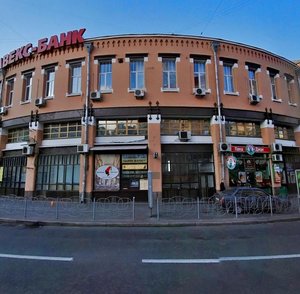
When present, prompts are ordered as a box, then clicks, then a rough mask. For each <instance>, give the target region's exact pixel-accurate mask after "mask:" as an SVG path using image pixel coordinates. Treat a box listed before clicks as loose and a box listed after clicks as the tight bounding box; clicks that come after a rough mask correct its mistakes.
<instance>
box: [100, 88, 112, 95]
mask: <svg viewBox="0 0 300 294" xmlns="http://www.w3.org/2000/svg"><path fill="white" fill-rule="evenodd" d="M96 92H97V91H96ZM100 93H101V94H112V93H113V89H108V90H100Z"/></svg>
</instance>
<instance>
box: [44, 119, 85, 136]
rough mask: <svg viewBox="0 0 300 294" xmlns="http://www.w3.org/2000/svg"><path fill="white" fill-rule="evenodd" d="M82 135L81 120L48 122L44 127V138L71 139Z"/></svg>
mask: <svg viewBox="0 0 300 294" xmlns="http://www.w3.org/2000/svg"><path fill="white" fill-rule="evenodd" d="M80 137H81V123H80V122H66V123H58V124H47V125H45V127H44V140H53V139H71V138H80Z"/></svg>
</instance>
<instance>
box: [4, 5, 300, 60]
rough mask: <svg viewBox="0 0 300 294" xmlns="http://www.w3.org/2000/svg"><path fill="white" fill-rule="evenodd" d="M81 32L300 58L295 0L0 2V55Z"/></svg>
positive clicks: (298, 7)
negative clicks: (178, 37)
mask: <svg viewBox="0 0 300 294" xmlns="http://www.w3.org/2000/svg"><path fill="white" fill-rule="evenodd" d="M80 28H86V29H87V31H86V33H85V34H84V37H85V38H90V37H98V36H107V35H119V34H130V33H133V34H139V33H163V34H165V33H167V34H183V35H198V36H200V35H203V36H206V37H215V38H221V39H226V40H230V41H235V42H240V43H245V44H248V45H252V46H255V47H259V48H263V49H265V50H268V51H271V52H273V53H275V54H278V55H280V56H283V57H285V58H287V59H290V60H296V59H300V37H299V33H300V0H205V1H204V0H106V1H105V0H50V1H45V0H14V1H8V0H0V57H2V56H4V55H5V54H7V53H9V52H10V51H12V50H14V49H17V48H19V47H21V46H23V45H26V44H28V43H32V44H34V45H35V44H37V41H38V40H39V39H42V38H45V37H48V38H49V37H50V36H52V35H58V34H60V33H62V32H67V31H70V30H76V29H80Z"/></svg>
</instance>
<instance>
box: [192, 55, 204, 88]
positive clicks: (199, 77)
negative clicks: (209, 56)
mask: <svg viewBox="0 0 300 294" xmlns="http://www.w3.org/2000/svg"><path fill="white" fill-rule="evenodd" d="M194 87H195V88H201V89H204V90H205V89H206V60H194Z"/></svg>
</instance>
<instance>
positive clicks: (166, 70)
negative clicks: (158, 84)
mask: <svg viewBox="0 0 300 294" xmlns="http://www.w3.org/2000/svg"><path fill="white" fill-rule="evenodd" d="M179 60H180V59H179V57H175V56H174V57H173V56H163V57H161V62H162V88H161V91H162V92H168V91H169V92H179V88H178V85H177V62H178V61H179ZM174 82H175V84H174ZM165 85H166V86H165Z"/></svg>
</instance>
